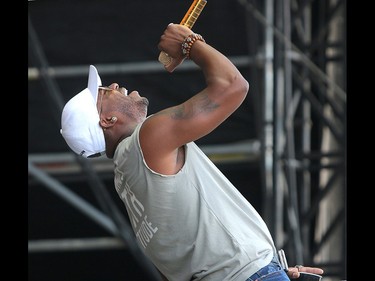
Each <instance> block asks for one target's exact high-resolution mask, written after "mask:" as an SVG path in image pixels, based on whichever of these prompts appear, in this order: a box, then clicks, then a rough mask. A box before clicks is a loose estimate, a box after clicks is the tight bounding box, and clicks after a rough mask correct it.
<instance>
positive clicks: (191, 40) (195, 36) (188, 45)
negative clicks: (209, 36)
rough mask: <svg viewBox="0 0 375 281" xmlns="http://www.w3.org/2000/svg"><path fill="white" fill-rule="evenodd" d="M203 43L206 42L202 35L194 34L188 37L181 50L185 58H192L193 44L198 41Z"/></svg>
mask: <svg viewBox="0 0 375 281" xmlns="http://www.w3.org/2000/svg"><path fill="white" fill-rule="evenodd" d="M197 40H199V41H202V42H206V41H205V40H204V39H203V37H202V35H200V34H197V33H192V34H190V35H189V36H187V37H186V38H185V39H184V41H183V42H182V44H181V49H182V54H183V55H184V56H185V58H187V59H189V58H190V50H191V47H192V46H193V44H194V43H195V42H196V41H197Z"/></svg>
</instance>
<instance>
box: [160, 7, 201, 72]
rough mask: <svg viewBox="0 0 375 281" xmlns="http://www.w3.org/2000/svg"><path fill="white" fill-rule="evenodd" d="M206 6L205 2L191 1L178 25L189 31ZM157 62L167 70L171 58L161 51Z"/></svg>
mask: <svg viewBox="0 0 375 281" xmlns="http://www.w3.org/2000/svg"><path fill="white" fill-rule="evenodd" d="M206 4H207V0H193V3H192V4H191V5H190V7H189V10H188V11H187V12H186V14H185V16H184V17H183V19H182V21H181V22H180V24H182V25H185V26H187V27H188V28H190V29H191V28H192V27H193V25H194V23H195V22H196V21H197V19H198V17H199V15H200V14H201V12H202V10H203V8H204V7H205V6H206ZM158 60H159V62H161V63H162V64H163V65H164V67H165V68H167V69H168V67H169V66H171V64H172V61H173V58H172V57H170V56H169V55H168V54H167V53H166V52H164V51H161V52H160V54H159V58H158Z"/></svg>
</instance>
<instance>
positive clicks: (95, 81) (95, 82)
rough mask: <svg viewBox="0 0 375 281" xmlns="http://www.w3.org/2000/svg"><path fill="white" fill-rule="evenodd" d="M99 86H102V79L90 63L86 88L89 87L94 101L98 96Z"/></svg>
mask: <svg viewBox="0 0 375 281" xmlns="http://www.w3.org/2000/svg"><path fill="white" fill-rule="evenodd" d="M99 86H102V81H101V79H100V76H99V74H98V70H97V69H96V67H95V66H93V65H90V71H89V79H88V82H87V88H88V89H89V91H90V93H91V95H92V97H93V98H94V101H95V103H96V100H97V98H98V87H99Z"/></svg>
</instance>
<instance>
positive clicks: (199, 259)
mask: <svg viewBox="0 0 375 281" xmlns="http://www.w3.org/2000/svg"><path fill="white" fill-rule="evenodd" d="M140 127H141V124H140V125H138V126H137V128H136V130H135V131H134V133H133V134H132V135H131V136H130V137H128V138H126V139H124V140H123V141H122V142H121V143H120V144H119V145H118V147H117V149H116V152H115V154H114V158H113V160H114V165H115V178H114V183H115V187H116V191H117V193H118V195H119V196H120V198H121V200H122V201H123V202H124V204H125V207H126V210H127V213H128V215H129V219H130V222H131V225H132V228H133V230H134V233H135V236H136V237H137V241H138V243H139V245H140V247H141V249H142V250H143V251H144V253H145V255H146V256H147V257H149V258H150V259H151V261H152V262H153V264H154V265H155V266H156V267H157V268H158V269H159V270H160V271H161V272H162V273H163V274H164V276H166V277H167V278H168V280H170V281H189V280H205V281H208V280H213V281H219V280H220V281H229V280H230V281H234V280H236V281H237V280H238V281H245V280H246V279H247V278H248V277H249V276H251V275H252V274H254V273H255V272H256V271H257V270H259V269H260V268H261V267H263V266H266V265H267V264H268V263H269V262H270V261H271V259H272V257H273V255H274V254H275V253H276V249H275V246H274V243H273V240H272V237H271V235H270V233H269V231H268V228H267V226H266V224H265V222H264V221H263V219H262V218H261V217H260V216H259V214H258V213H257V211H256V210H255V209H254V208H253V206H252V205H251V204H250V203H249V202H248V201H247V200H246V199H245V198H244V197H243V196H242V194H241V193H240V192H239V191H238V190H237V189H236V188H235V187H234V186H233V185H232V183H231V182H230V181H229V180H228V179H227V178H226V177H225V176H224V175H223V174H222V173H221V172H220V170H218V168H217V167H216V166H215V165H214V164H213V163H212V162H211V160H210V159H209V158H208V157H207V156H206V155H205V154H204V153H203V152H202V151H201V150H200V149H199V147H198V146H197V145H196V144H195V143H193V142H192V143H188V144H186V146H185V164H184V166H183V168H182V169H181V170H180V171H179V172H178V173H177V174H175V175H162V174H159V173H156V172H154V171H153V170H151V169H150V168H149V167H148V166H147V164H146V162H145V160H144V158H143V155H142V151H141V148H140V144H139V129H140Z"/></svg>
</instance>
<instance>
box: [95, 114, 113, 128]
mask: <svg viewBox="0 0 375 281" xmlns="http://www.w3.org/2000/svg"><path fill="white" fill-rule="evenodd" d="M116 121H117V117H116V116H112V117H105V118H101V119H100V121H99V122H100V126H102V127H103V129H107V128H110V127H112V126H113V125H114V124H115V123H116Z"/></svg>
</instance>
